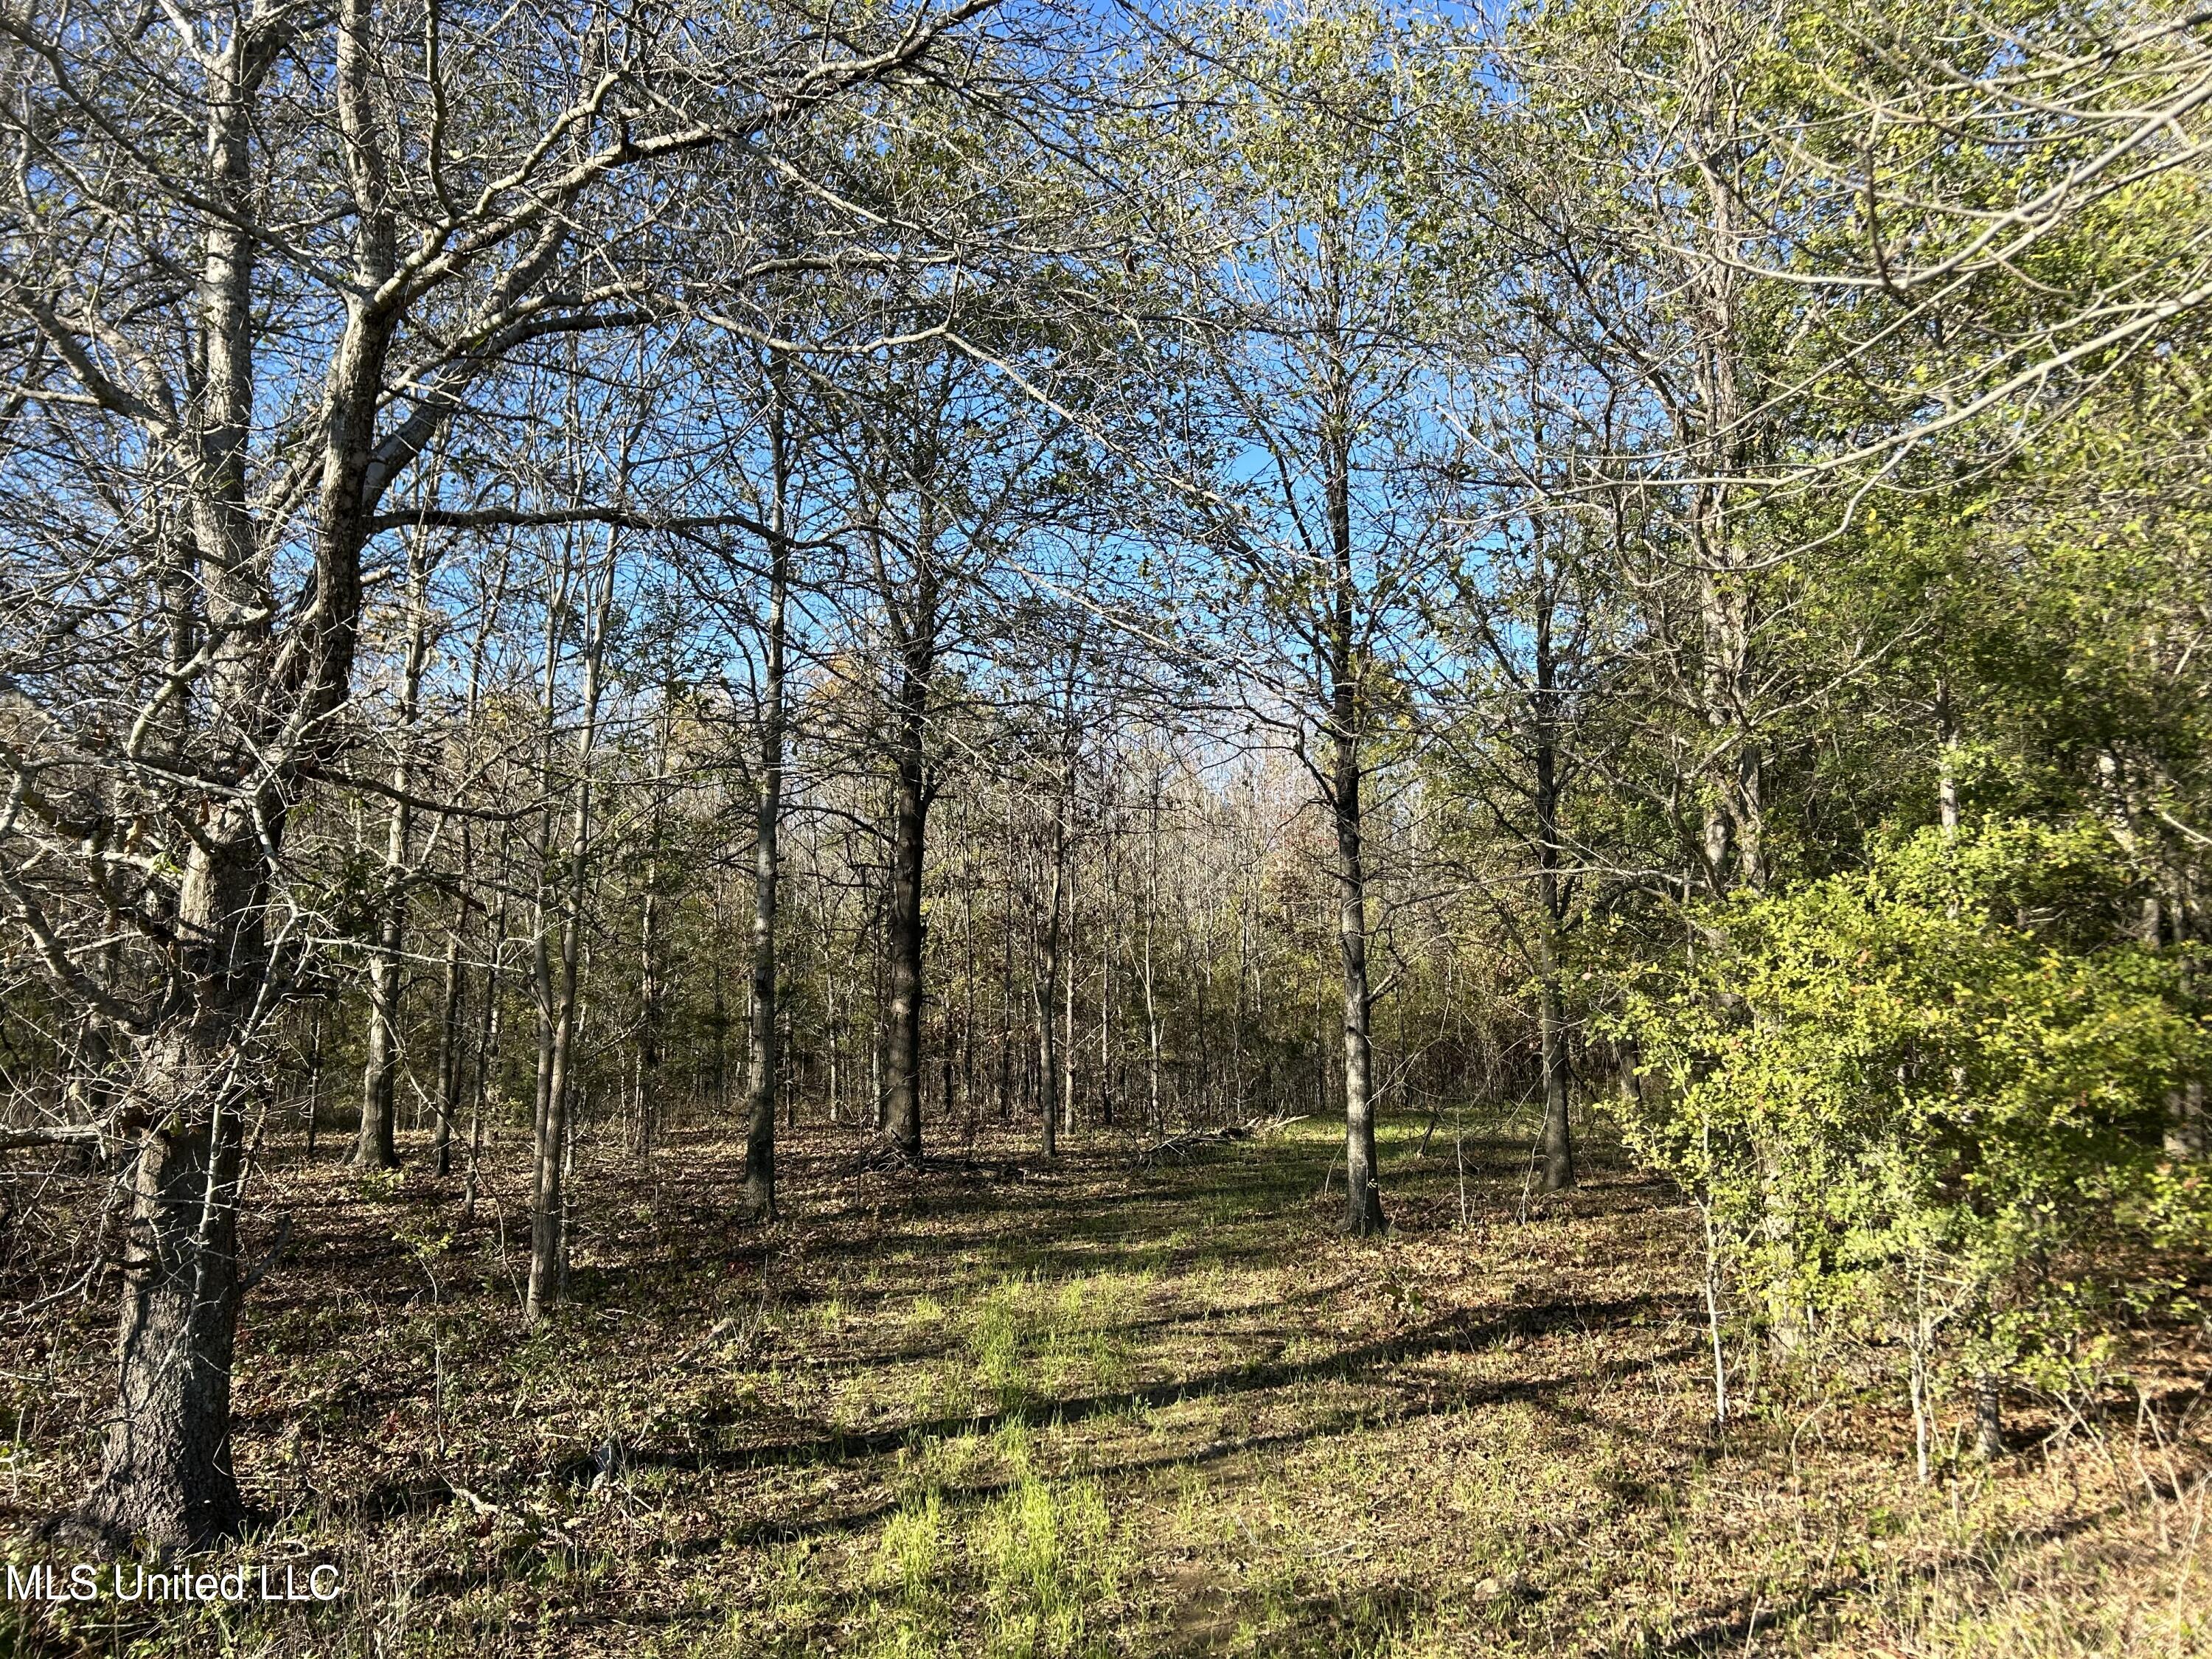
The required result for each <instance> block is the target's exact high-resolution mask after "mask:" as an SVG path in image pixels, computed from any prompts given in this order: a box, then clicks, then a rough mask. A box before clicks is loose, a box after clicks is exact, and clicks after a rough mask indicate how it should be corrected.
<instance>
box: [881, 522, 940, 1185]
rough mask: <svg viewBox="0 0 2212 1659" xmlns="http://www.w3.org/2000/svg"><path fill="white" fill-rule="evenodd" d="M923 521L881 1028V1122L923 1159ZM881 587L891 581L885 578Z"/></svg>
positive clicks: (900, 751) (904, 698)
mask: <svg viewBox="0 0 2212 1659" xmlns="http://www.w3.org/2000/svg"><path fill="white" fill-rule="evenodd" d="M929 541H930V535H929V532H928V530H927V526H925V528H924V530H923V532H921V535H920V536H919V537H918V538H917V545H918V546H920V547H921V548H922V549H923V550H925V551H924V554H923V556H922V557H921V568H919V569H918V570H917V571H916V572H915V580H914V582H913V584H912V593H913V599H912V602H911V604H910V605H909V606H908V607H907V613H906V617H905V619H904V620H903V622H898V621H896V620H895V623H894V626H895V627H896V630H897V639H896V645H897V657H898V661H897V668H896V671H897V683H896V695H895V697H894V699H893V706H892V709H891V765H892V778H891V868H890V893H889V894H888V896H887V897H888V904H887V907H886V911H885V915H884V943H885V945H886V954H887V956H888V957H889V958H890V960H889V961H888V963H886V979H887V980H888V982H889V983H888V989H889V992H890V1017H889V1018H888V1019H887V1021H886V1022H885V1029H884V1127H885V1128H886V1130H887V1131H888V1132H889V1133H890V1140H891V1146H892V1149H893V1150H894V1152H896V1154H897V1156H898V1158H899V1159H900V1161H901V1162H902V1163H904V1164H908V1165H909V1166H911V1167H914V1168H917V1169H918V1168H920V1167H921V1156H922V1154H921V1085H922V1073H921V1068H922V1054H921V1002H922V993H923V979H922V951H923V948H924V946H925V945H926V943H927V937H926V924H925V922H924V920H923V916H922V908H921V902H922V869H923V860H924V855H925V853H926V850H927V834H928V818H929V805H930V792H929V787H928V776H927V751H926V748H925V744H926V742H927V735H928V723H927V722H928V714H929V697H930V690H931V684H930V683H931V680H932V678H933V676H934V675H935V672H936V667H937V662H936V653H937V621H938V617H937V605H938V592H937V578H936V574H935V572H934V570H933V568H932V567H931V565H930V564H929V562H928V559H927V547H928V545H929ZM879 585H880V586H884V588H885V590H886V592H888V591H889V586H890V585H889V584H888V583H882V584H879Z"/></svg>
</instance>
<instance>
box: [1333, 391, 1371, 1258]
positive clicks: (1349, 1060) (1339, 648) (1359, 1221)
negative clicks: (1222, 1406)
mask: <svg viewBox="0 0 2212 1659" xmlns="http://www.w3.org/2000/svg"><path fill="white" fill-rule="evenodd" d="M1349 441H1350V440H1349V435H1348V431H1347V429H1346V422H1345V421H1344V420H1343V418H1342V417H1341V416H1339V417H1338V418H1337V419H1335V420H1334V421H1333V422H1332V423H1331V429H1330V431H1329V432H1328V435H1327V436H1326V448H1327V459H1328V477H1327V479H1326V480H1325V483H1326V484H1327V495H1328V521H1329V542H1330V550H1331V552H1332V554H1333V555H1334V567H1335V568H1334V573H1333V574H1334V578H1335V580H1334V584H1333V592H1332V593H1331V603H1330V605H1329V611H1328V676H1329V683H1328V694H1329V709H1328V726H1329V743H1330V751H1331V752H1330V767H1329V775H1328V790H1327V795H1328V809H1329V814H1330V817H1331V819H1332V820H1333V822H1334V827H1335V830H1336V861H1337V872H1336V873H1337V923H1336V938H1337V952H1338V957H1339V958H1340V962H1341V963H1342V965H1343V969H1344V1200H1345V1207H1344V1230H1345V1231H1346V1232H1348V1233H1354V1234H1367V1233H1378V1232H1381V1231H1383V1227H1384V1225H1385V1223H1384V1220H1383V1194H1382V1190H1381V1188H1379V1187H1378V1186H1377V1185H1376V1155H1375V1099H1374V1084H1375V1076H1374V1072H1375V1049H1374V1042H1373V1037H1372V1033H1371V1030H1370V1021H1371V1019H1372V1018H1373V1015H1374V996H1373V993H1372V989H1371V987H1370V984H1369V981H1368V977H1367V867H1366V852H1365V848H1364V844H1363V842H1364V832H1365V828H1366V826H1365V823H1364V821H1363V819H1362V817H1361V789H1360V786H1361V770H1362V756H1361V752H1360V747H1361V738H1362V737H1363V736H1364V730H1365V715H1366V709H1365V708H1364V688H1363V686H1362V684H1361V679H1362V678H1363V671H1364V668H1365V660H1364V655H1363V653H1362V652H1361V650H1360V649H1359V647H1358V645H1357V643H1356V641H1355V637H1354V633H1353V629H1354V626H1355V618H1356V616H1357V610H1356V607H1357V605H1358V584H1357V580H1356V578H1355V572H1354V569H1353V562H1352V493H1351V492H1352V478H1351V462H1350V457H1349V454H1348V453H1347V446H1348V444H1349Z"/></svg>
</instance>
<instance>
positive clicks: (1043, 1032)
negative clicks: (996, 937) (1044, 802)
mask: <svg viewBox="0 0 2212 1659" xmlns="http://www.w3.org/2000/svg"><path fill="white" fill-rule="evenodd" d="M1066 893H1067V800H1066V792H1065V790H1063V791H1062V793H1061V795H1060V799H1059V801H1058V802H1057V803H1055V805H1054V810H1053V817H1052V890H1051V896H1050V898H1049V899H1048V902H1047V903H1046V906H1045V925H1044V948H1043V951H1042V953H1041V955H1040V957H1039V960H1038V963H1037V975H1036V1005H1037V1109H1038V1110H1037V1115H1038V1118H1039V1119H1040V1121H1041V1122H1042V1127H1043V1130H1044V1155H1045V1156H1046V1157H1047V1158H1056V1157H1058V1156H1059V1155H1060V1103H1059V1102H1058V1101H1056V1100H1054V1098H1053V1096H1054V1085H1056V1084H1057V1083H1058V1082H1059V1080H1060V1053H1059V1045H1058V1042H1057V1041H1056V1039H1057V1036H1058V1034H1059V1033H1058V1024H1057V1022H1056V1021H1055V1019H1054V1014H1055V1013H1056V1012H1058V1011H1057V1010H1056V1009H1055V1008H1054V1006H1053V1005H1054V1003H1055V1002H1057V1001H1059V1000H1060V997H1059V991H1060V915H1061V912H1062V911H1063V910H1064V909H1065V908H1066Z"/></svg>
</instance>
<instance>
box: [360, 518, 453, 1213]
mask: <svg viewBox="0 0 2212 1659" xmlns="http://www.w3.org/2000/svg"><path fill="white" fill-rule="evenodd" d="M430 568H431V558H430V553H429V542H428V538H427V537H425V536H422V535H416V537H414V538H412V540H411V542H410V546H409V548H408V558H407V648H406V655H405V657H404V659H403V660H402V662H401V664H400V671H399V707H398V710H397V715H398V720H397V726H396V729H395V731H394V732H393V734H392V735H393V741H394V742H395V743H396V744H398V755H397V756H396V757H394V759H393V761H392V812H391V816H390V817H389V819H388V820H387V828H386V835H385V843H384V889H383V891H382V892H381V893H380V895H379V896H378V905H377V923H376V940H375V944H374V947H373V948H372V950H371V951H370V953H369V959H368V1059H367V1060H366V1062H365V1063H364V1064H363V1066H362V1078H361V1129H360V1133H358V1134H357V1135H356V1137H355V1139H354V1147H353V1161H354V1162H355V1163H356V1164H359V1165H362V1167H364V1168H368V1169H377V1170H396V1169H398V1167H399V1152H398V1147H397V1146H396V1145H395V1143H394V1141H393V1138H392V1137H393V1132H394V1130H395V1129H396V1127H397V1124H396V1123H395V1121H394V1119H395V1117H396V1115H397V1114H396V1112H395V1110H394V1104H395V1094H396V1091H397V1085H398V1077H399V1050H400V1045H401V1036H400V1029H399V1013H400V1009H399V1004H400V1000H401V998H402V997H403V996H404V994H405V993H406V972H405V968H404V958H403V952H404V948H405V945H406V942H407V860H408V854H409V853H410V849H411V847H412V843H413V840H414V829H415V813H414V809H413V807H412V806H411V805H410V801H411V799H412V797H413V790H414V782H415V750H414V739H415V717H416V711H417V709H418V708H420V706H421V701H422V667H423V664H424V661H425V660H426V659H427V658H428V653H429V642H430V603H429V600H430V596H429V591H428V589H429V580H430ZM452 985H453V979H452V975H451V974H450V973H449V974H448V975H447V990H448V992H449V993H450V991H451V988H452Z"/></svg>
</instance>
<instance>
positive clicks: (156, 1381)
mask: <svg viewBox="0 0 2212 1659" xmlns="http://www.w3.org/2000/svg"><path fill="white" fill-rule="evenodd" d="M262 886H263V883H262V878H261V862H260V848H259V847H258V845H257V844H256V843H255V842H253V841H252V840H251V839H247V838H244V837H240V838H236V839H231V838H226V839H223V840H221V841H216V840H215V839H214V838H213V837H210V842H209V844H208V845H204V846H203V847H200V848H195V849H194V851H193V853H192V854H191V862H190V864H189V866H188V867H187V869H186V872H185V881H184V886H183V890H182V893H181V894H180V896H179V904H178V915H177V924H178V931H179V933H180V934H181V935H182V936H183V937H184V938H185V939H186V940H187V941H188V944H187V947H186V955H187V957H188V960H187V962H186V963H185V966H186V968H187V969H188V971H191V972H192V973H193V974H194V975H195V977H197V978H199V982H200V983H201V984H202V985H204V986H206V987H209V990H208V993H207V994H205V995H204V997H203V999H202V1000H201V1001H200V1005H199V1007H198V1008H197V1010H196V1012H195V1017H194V1018H191V1020H190V1021H189V1022H188V1023H184V1024H179V1025H178V1026H175V1027H173V1028H172V1029H170V1030H167V1031H164V1032H163V1033H161V1035H160V1036H158V1037H156V1038H155V1040H154V1041H153V1042H151V1043H149V1045H148V1046H147V1048H145V1050H144V1051H143V1054H142V1058H141V1060H140V1063H139V1067H138V1077H137V1091H138V1094H139V1096H140V1097H141V1099H142V1100H143V1102H144V1103H145V1104H146V1109H147V1111H148V1115H149V1121H148V1122H147V1126H146V1127H145V1130H144V1131H143V1133H142V1135H141V1136H140V1139H139V1143H138V1149H137V1160H136V1164H135V1167H134V1170H133V1171H132V1177H131V1219H130V1224H129V1230H128V1232H127V1235H126V1237H125V1246H124V1255H123V1304H122V1313H121V1318H120V1321H119V1323H118V1331H117V1341H116V1351H117V1352H116V1359H117V1364H116V1399H115V1405H114V1407H113V1410H112V1414H111V1416H110V1417H109V1419H108V1424H107V1431H106V1441H105V1445H104V1447H103V1449H102V1456H101V1468H100V1480H99V1482H98V1484H97V1485H95V1486H94V1487H93V1489H92V1491H91V1492H90V1493H89V1494H88V1497H87V1498H86V1499H85V1502H84V1504H83V1507H82V1510H80V1511H79V1515H78V1520H79V1522H80V1523H81V1524H82V1525H85V1526H87V1527H88V1528H90V1529H91V1530H93V1531H94V1532H95V1533H98V1534H102V1535H104V1536H105V1537H106V1538H107V1539H109V1540H111V1541H117V1542H122V1541H128V1540H130V1539H131V1538H134V1537H143V1538H146V1539H149V1540H151V1541H156V1542H182V1543H185V1544H186V1545H188V1546H191V1547H198V1546H202V1545H204V1544H206V1543H208V1542H210V1541H213V1540H215V1539H217V1538H222V1537H228V1536H231V1535H234V1534H236V1533H237V1532H238V1530H239V1528H240V1525H241V1524H242V1522H243V1520H244V1507H243V1504H242V1503H241V1501H240V1496H239V1490H238V1480H237V1476H236V1474H234V1471H233V1469H232V1467H231V1455H230V1367H231V1352H232V1347H233V1345H234V1341H235V1340H236V1336H237V1331H238V1311H239V1304H240V1294H241V1293H240V1275H239V1271H238V1258H237V1234H238V1193H239V1185H240V1178H241V1176H242V1165H243V1158H242V1139H241V1137H240V1121H239V1115H240V1109H241V1107H242V1105H243V1103H244V1099H245V1095H246V1086H247V1084H248V1080H249V1077H248V1069H249V1068H248V1061H247V1055H246V1049H247V1048H248V1047H249V1045H250V1044H251V1042H252V1034H251V1032H250V1031H249V1030H248V1025H249V1023H250V1021H251V1019H252V1008H253V1006H254V1002H255V1000H256V997H257V994H258V989H259V985H260V981H261V978H262V975H263V974H264V971H265V969H266V957H265V951H264V942H263V939H262V933H261V922H260V916H261V914H262V904H261V902H260V901H261V892H262ZM202 976H204V977H202Z"/></svg>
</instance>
